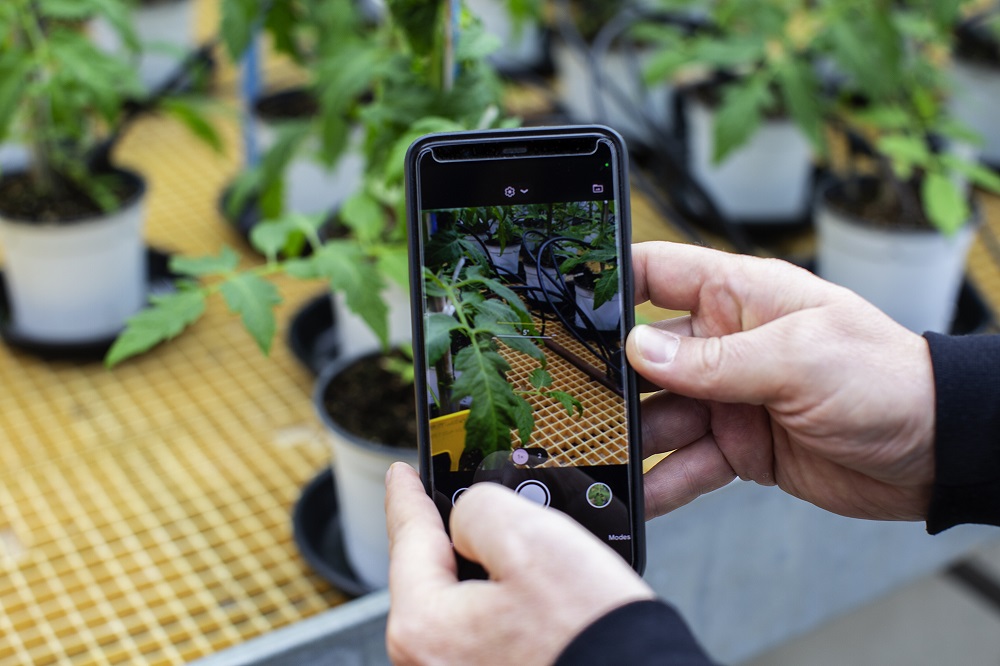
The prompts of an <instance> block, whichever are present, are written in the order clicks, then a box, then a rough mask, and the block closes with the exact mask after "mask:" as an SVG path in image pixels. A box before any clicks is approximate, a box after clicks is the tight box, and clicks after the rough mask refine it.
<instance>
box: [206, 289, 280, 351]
mask: <svg viewBox="0 0 1000 666" xmlns="http://www.w3.org/2000/svg"><path fill="white" fill-rule="evenodd" d="M220 290H221V292H222V297H223V298H224V299H225V301H226V305H228V306H229V309H230V310H231V311H232V312H234V313H236V314H239V315H240V316H241V319H242V320H243V327H244V328H246V330H247V332H248V333H250V336H251V337H253V339H254V341H255V342H256V343H257V346H258V347H260V350H261V352H263V353H264V355H265V356H266V355H267V354H268V353H270V351H271V343H272V342H273V340H274V333H275V330H276V329H277V323H276V322H275V319H274V307H275V306H276V305H278V304H279V303H281V295H280V294H279V293H278V288H277V287H275V286H274V285H273V284H271V283H270V282H268V281H267V280H264V279H263V278H261V277H260V276H258V275H254V274H253V273H240V274H239V275H235V276H233V277H231V278H229V279H228V280H226V281H225V282H223V283H222V284H221V285H220Z"/></svg>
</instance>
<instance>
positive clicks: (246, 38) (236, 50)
mask: <svg viewBox="0 0 1000 666" xmlns="http://www.w3.org/2000/svg"><path fill="white" fill-rule="evenodd" d="M260 6H261V5H260V2H259V0H222V7H221V10H220V12H221V14H222V19H221V21H220V24H219V26H220V33H221V36H222V42H223V43H224V44H225V45H226V50H227V51H228V52H229V57H230V58H232V59H233V60H239V59H240V58H241V57H243V53H244V52H245V51H246V50H247V48H248V47H249V46H250V40H251V39H253V35H254V27H255V24H256V22H257V19H258V15H259V12H260Z"/></svg>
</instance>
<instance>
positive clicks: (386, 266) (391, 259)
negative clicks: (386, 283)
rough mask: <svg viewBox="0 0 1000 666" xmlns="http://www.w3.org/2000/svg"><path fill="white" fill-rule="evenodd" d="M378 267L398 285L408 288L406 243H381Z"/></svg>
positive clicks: (408, 261) (408, 267) (408, 258)
mask: <svg viewBox="0 0 1000 666" xmlns="http://www.w3.org/2000/svg"><path fill="white" fill-rule="evenodd" d="M378 269H379V271H381V272H382V273H383V274H384V275H385V276H386V277H387V278H389V279H390V280H392V281H393V282H395V283H396V284H398V285H399V286H400V287H403V288H404V289H409V287H410V256H409V251H408V249H407V247H406V245H404V244H395V245H383V246H382V247H381V248H379V254H378Z"/></svg>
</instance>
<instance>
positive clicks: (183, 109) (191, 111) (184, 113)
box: [160, 97, 224, 154]
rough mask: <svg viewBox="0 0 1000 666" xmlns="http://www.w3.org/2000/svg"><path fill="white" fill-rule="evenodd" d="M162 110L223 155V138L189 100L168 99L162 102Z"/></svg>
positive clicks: (197, 106)
mask: <svg viewBox="0 0 1000 666" xmlns="http://www.w3.org/2000/svg"><path fill="white" fill-rule="evenodd" d="M160 106H161V108H163V110H164V111H166V112H167V113H168V114H169V115H171V116H173V117H174V118H175V119H177V120H178V121H179V122H180V123H181V124H182V125H184V127H186V128H187V130H188V131H189V132H191V134H193V135H194V136H195V137H197V138H198V139H200V140H201V141H202V142H204V143H205V145H207V146H209V147H210V148H211V149H212V150H214V151H215V152H216V153H219V154H221V153H222V152H223V149H224V146H223V144H222V137H221V136H219V133H218V132H217V131H216V129H215V126H214V125H212V123H211V122H209V120H208V118H207V116H206V115H205V114H204V113H203V112H202V110H201V109H200V108H199V105H197V104H193V103H191V102H190V101H188V100H184V99H179V98H176V97H174V98H168V99H164V100H161V102H160Z"/></svg>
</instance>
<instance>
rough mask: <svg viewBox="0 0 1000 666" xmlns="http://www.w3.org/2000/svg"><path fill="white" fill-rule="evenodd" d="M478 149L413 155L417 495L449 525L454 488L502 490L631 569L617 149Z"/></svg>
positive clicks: (630, 417) (629, 429)
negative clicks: (547, 512)
mask: <svg viewBox="0 0 1000 666" xmlns="http://www.w3.org/2000/svg"><path fill="white" fill-rule="evenodd" d="M501 136H502V137H503V136H504V135H501ZM559 141H563V142H564V143H563V144H559ZM505 142H506V143H505ZM566 142H569V143H566ZM573 142H576V143H573ZM470 146H471V147H470ZM481 148H482V147H481V146H477V144H475V143H472V144H469V143H465V144H462V146H461V147H458V148H455V147H448V146H447V145H445V146H440V145H439V146H437V147H436V146H435V144H434V143H433V142H430V143H428V144H427V145H426V146H425V147H424V148H423V149H422V150H417V151H414V152H415V154H414V156H413V157H412V158H411V159H412V160H413V161H414V164H413V165H412V167H411V168H412V171H413V173H412V174H411V180H412V184H411V196H413V197H414V198H415V202H411V204H410V216H411V230H410V234H411V259H412V262H413V269H412V270H413V276H412V278H413V284H414V294H413V296H414V306H415V309H416V311H417V312H416V314H418V315H419V316H415V318H414V320H415V322H420V324H419V326H415V330H414V340H415V346H414V356H415V361H416V362H415V365H416V368H417V374H418V377H417V381H416V385H417V386H416V388H417V392H418V404H419V407H418V408H419V409H421V410H425V414H426V419H425V420H424V421H423V424H422V430H423V432H422V433H421V436H422V437H423V438H424V442H423V445H424V446H423V447H422V450H423V451H424V459H423V464H424V468H425V469H424V478H425V482H426V483H427V484H428V487H429V490H430V492H431V493H432V496H433V497H434V499H435V501H436V503H437V505H438V507H439V509H440V510H441V512H442V515H443V517H444V519H445V524H447V519H448V514H449V513H450V510H451V507H452V506H454V503H455V502H457V501H460V498H461V495H462V493H463V492H464V491H465V490H466V489H468V488H469V487H470V486H472V485H473V484H474V483H480V482H483V481H492V482H498V483H501V484H503V485H506V486H508V487H510V488H511V489H513V490H515V491H516V492H517V493H519V494H520V495H522V496H524V497H526V498H528V499H530V500H532V501H535V502H537V503H539V504H542V505H544V506H551V507H554V508H557V509H559V510H561V511H563V512H565V513H567V514H569V515H570V516H572V517H573V518H575V519H576V520H577V521H579V522H580V523H581V524H583V525H584V526H585V527H587V528H588V529H589V530H590V531H591V532H593V533H594V534H595V535H596V536H597V537H598V538H600V539H601V540H602V541H604V542H606V543H607V544H609V545H610V546H611V547H612V548H614V549H615V550H616V551H618V552H619V553H620V554H621V555H622V557H624V558H625V559H626V560H627V561H628V562H630V563H631V564H633V566H635V567H636V568H641V566H642V562H641V560H642V555H641V548H642V543H641V539H642V534H641V529H642V516H641V497H637V495H640V494H641V485H639V481H638V480H639V478H640V475H639V472H640V469H639V467H641V462H640V460H639V455H640V454H639V452H638V447H639V444H638V442H637V441H634V439H635V437H636V432H637V431H636V429H635V425H636V418H637V410H638V404H637V402H636V400H637V394H636V390H635V384H634V378H633V375H632V374H631V372H629V370H628V369H627V367H626V364H625V359H624V353H623V341H624V338H625V335H626V333H627V331H628V329H629V328H630V327H631V326H632V294H631V284H630V278H629V275H630V272H629V270H627V269H625V270H623V267H630V263H629V262H630V258H629V253H628V247H629V218H628V199H627V194H624V193H625V192H627V190H626V189H625V182H624V181H625V176H624V174H625V169H626V165H625V164H623V161H624V160H625V157H624V156H623V152H622V149H621V147H620V144H619V143H617V142H616V141H615V140H614V138H613V137H609V136H605V135H602V134H592V135H584V136H578V137H571V138H570V139H566V138H561V139H558V138H552V137H543V138H539V139H537V140H525V139H524V137H523V136H521V135H518V136H514V137H510V139H509V141H508V140H507V139H506V138H501V139H496V138H494V139H492V140H491V141H490V142H489V143H488V144H487V148H486V149H481ZM567 153H568V154H567ZM414 218H415V219H414ZM418 329H419V330H418Z"/></svg>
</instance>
